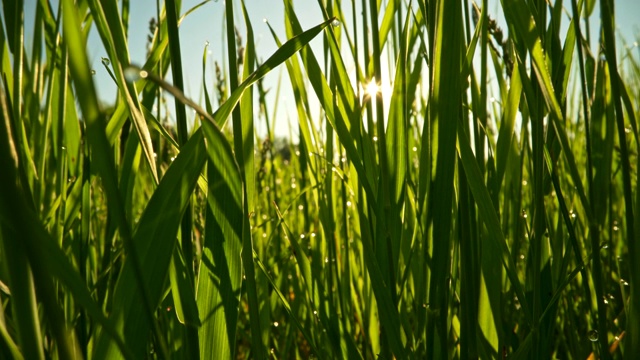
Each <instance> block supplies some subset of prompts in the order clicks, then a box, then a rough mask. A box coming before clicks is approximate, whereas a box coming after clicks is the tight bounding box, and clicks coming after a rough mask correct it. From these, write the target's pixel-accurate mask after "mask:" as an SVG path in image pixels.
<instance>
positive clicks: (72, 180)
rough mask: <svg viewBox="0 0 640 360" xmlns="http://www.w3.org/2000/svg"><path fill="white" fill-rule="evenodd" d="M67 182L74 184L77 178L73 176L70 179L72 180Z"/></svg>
mask: <svg viewBox="0 0 640 360" xmlns="http://www.w3.org/2000/svg"><path fill="white" fill-rule="evenodd" d="M67 181H68V182H70V183H72V182H74V181H76V177H75V176H72V177H70V178H69V180H67Z"/></svg>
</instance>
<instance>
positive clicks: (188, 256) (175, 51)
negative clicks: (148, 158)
mask: <svg viewBox="0 0 640 360" xmlns="http://www.w3.org/2000/svg"><path fill="white" fill-rule="evenodd" d="M179 6H180V4H179V3H177V2H176V1H175V0H167V2H166V5H165V9H166V13H167V17H166V20H167V29H168V31H167V32H168V35H169V52H170V54H171V69H172V72H171V73H172V75H173V84H174V86H175V87H176V88H177V89H179V90H180V91H182V92H184V81H183V73H182V56H181V50H180V34H179V32H178V21H177V14H176V13H177V12H178V11H179V9H180V7H179ZM174 104H175V111H176V126H177V129H178V144H180V146H183V145H184V144H186V142H187V140H188V139H189V133H188V129H187V113H186V108H185V104H184V103H182V102H180V101H179V100H178V99H175V98H174ZM192 212H193V204H192V203H191V202H189V204H188V205H187V209H186V211H185V213H184V216H183V218H182V224H181V226H180V241H181V244H182V253H183V254H184V259H185V263H186V267H185V270H186V272H187V279H189V282H190V284H189V285H190V286H191V287H194V286H195V283H194V278H195V275H194V273H193V258H194V254H193V233H192V231H191V229H192V228H193V225H194V224H193V218H192ZM186 333H187V335H186V338H187V339H186V340H187V349H188V353H189V357H190V358H191V359H199V357H200V353H199V351H198V349H199V346H198V343H199V341H198V329H197V328H196V327H195V326H194V324H190V323H187V324H186Z"/></svg>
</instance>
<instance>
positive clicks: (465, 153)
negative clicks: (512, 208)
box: [458, 136, 532, 322]
mask: <svg viewBox="0 0 640 360" xmlns="http://www.w3.org/2000/svg"><path fill="white" fill-rule="evenodd" d="M458 154H459V155H460V161H461V162H462V166H464V170H465V173H466V174H467V178H468V179H469V180H468V183H469V188H470V189H471V192H472V193H473V196H474V198H475V201H476V204H477V206H478V215H479V217H480V219H481V220H482V221H483V222H484V224H485V226H486V227H487V230H488V235H489V239H491V243H492V247H493V248H494V249H496V251H497V250H499V251H500V253H501V254H502V257H501V261H502V264H503V266H504V267H505V270H506V272H507V277H508V278H509V281H510V282H511V285H512V286H513V287H514V289H515V293H516V295H517V296H518V299H519V301H520V304H521V305H522V309H523V312H524V314H525V315H526V314H530V313H529V311H528V309H529V305H528V302H527V298H525V296H524V290H523V289H522V284H521V283H520V280H519V279H518V275H517V273H516V272H515V271H516V266H515V264H514V263H513V257H512V256H511V254H510V251H509V247H508V245H507V242H506V240H505V238H504V235H503V234H502V230H501V228H500V220H499V218H498V216H497V213H496V211H495V209H494V208H493V202H492V201H491V197H490V196H489V191H488V190H487V188H486V186H485V185H484V181H483V180H482V175H481V173H480V169H479V168H478V166H477V163H476V160H475V157H474V155H473V152H472V151H471V145H470V144H469V141H468V139H467V138H466V137H465V136H458ZM527 321H528V322H531V321H532V320H531V319H527Z"/></svg>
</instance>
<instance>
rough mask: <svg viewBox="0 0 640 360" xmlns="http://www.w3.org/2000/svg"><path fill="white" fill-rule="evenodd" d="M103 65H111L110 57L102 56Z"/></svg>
mask: <svg viewBox="0 0 640 360" xmlns="http://www.w3.org/2000/svg"><path fill="white" fill-rule="evenodd" d="M102 65H104V66H109V65H111V60H109V58H105V57H103V58H102Z"/></svg>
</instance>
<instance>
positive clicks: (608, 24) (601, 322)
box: [593, 0, 640, 359]
mask: <svg viewBox="0 0 640 360" xmlns="http://www.w3.org/2000/svg"><path fill="white" fill-rule="evenodd" d="M600 13H601V16H602V22H603V26H602V27H603V33H604V46H605V55H606V58H607V65H608V68H609V73H610V75H611V91H612V95H613V102H614V106H615V118H616V127H617V130H618V145H619V146H620V154H621V160H620V161H621V162H622V188H623V194H624V204H625V219H626V233H627V242H628V246H629V253H630V254H637V253H638V252H640V250H638V248H639V247H640V246H639V245H638V238H636V233H635V231H636V229H635V224H636V219H635V217H634V214H633V212H634V210H635V208H634V206H633V192H632V188H631V165H630V163H629V149H628V148H629V146H628V144H627V138H626V135H625V125H624V113H623V110H622V100H621V91H620V86H621V84H622V80H621V78H620V75H619V73H618V68H617V54H616V40H615V36H614V25H613V20H614V14H615V13H614V8H613V3H612V2H611V1H608V0H602V1H601V2H600ZM596 247H597V249H596ZM599 248H600V244H599V243H598V244H594V245H593V251H594V257H595V259H594V276H596V279H594V282H595V283H596V294H597V296H598V299H597V301H598V329H599V333H600V334H602V336H600V338H599V343H600V356H602V357H603V358H604V359H608V358H610V355H609V352H608V351H607V349H608V348H609V346H608V345H609V343H608V337H607V336H606V335H605V334H607V328H606V311H605V308H604V303H603V297H602V295H603V293H602V283H601V282H598V281H596V280H600V279H602V273H601V271H602V270H601V268H600V266H601V265H600V264H599V261H600V259H599V253H598V252H599ZM630 261H631V271H630V276H631V284H632V285H631V294H630V302H629V304H630V307H631V309H630V310H631V311H630V314H628V316H630V315H632V314H636V313H639V312H640V311H638V305H637V300H638V299H640V286H638V284H639V283H640V280H639V279H640V261H637V259H631V258H630ZM634 301H635V302H636V303H634ZM629 319H631V318H629ZM631 321H633V320H631ZM630 330H631V334H630V335H631V336H629V338H630V339H631V340H629V338H628V339H627V340H626V342H627V344H634V345H631V346H630V349H628V350H631V351H632V352H631V353H633V351H634V350H635V351H640V345H638V344H639V343H640V342H637V341H636V342H635V343H634V340H638V339H640V334H639V333H638V327H637V326H633V327H631V329H630ZM634 332H636V333H635V334H634Z"/></svg>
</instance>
